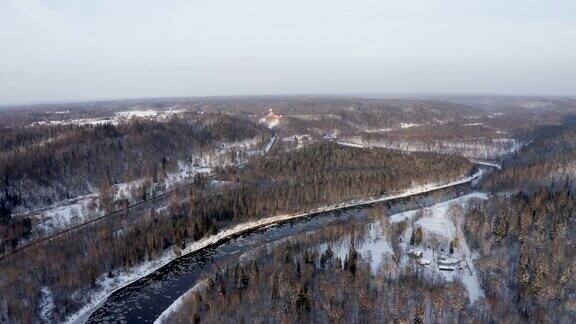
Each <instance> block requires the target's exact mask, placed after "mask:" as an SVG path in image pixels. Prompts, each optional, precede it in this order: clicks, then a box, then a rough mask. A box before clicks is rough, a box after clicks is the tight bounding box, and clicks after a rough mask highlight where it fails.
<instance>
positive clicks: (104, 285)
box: [67, 173, 479, 323]
mask: <svg viewBox="0 0 576 324" xmlns="http://www.w3.org/2000/svg"><path fill="white" fill-rule="evenodd" d="M478 176H479V173H477V174H474V175H472V176H467V177H463V178H461V179H459V180H455V181H451V182H448V183H429V184H426V185H421V186H416V187H413V188H410V189H408V190H405V191H402V192H399V193H396V194H391V195H385V196H380V197H374V198H367V199H356V200H353V201H348V202H342V203H339V204H333V205H328V206H323V207H319V208H315V209H313V210H310V211H308V212H305V213H300V214H284V215H277V216H271V217H267V218H262V219H259V220H256V221H251V222H245V223H242V224H238V225H236V226H233V227H231V228H228V229H226V230H222V231H220V232H219V233H218V234H216V235H211V236H208V237H205V238H203V239H201V240H199V241H196V242H193V243H191V244H189V245H188V246H187V247H186V248H185V249H184V250H182V251H181V255H185V254H188V253H191V252H194V251H198V250H200V249H203V248H205V247H207V246H210V245H213V244H216V243H218V242H220V241H223V240H225V239H227V238H228V237H230V236H233V235H236V234H238V233H242V232H245V231H249V230H253V229H256V228H261V227H264V226H268V225H271V224H275V223H278V222H282V221H286V220H291V219H297V218H302V217H306V216H309V215H312V214H316V213H319V212H325V211H333V210H338V209H342V208H348V207H353V206H360V205H366V204H372V203H375V202H382V201H389V200H393V199H397V198H403V197H408V196H412V195H416V194H421V193H425V192H429V191H434V190H438V189H442V188H447V187H452V186H455V185H459V184H463V183H468V182H470V181H472V180H474V179H476V178H477V177H478ZM177 257H178V256H177V255H176V254H175V252H174V251H173V250H172V249H167V250H166V251H165V252H164V254H163V255H162V256H161V257H160V258H158V259H156V260H153V261H149V262H145V263H143V264H141V265H140V266H137V267H133V268H130V269H125V270H123V271H122V272H120V273H118V274H117V275H116V276H115V277H114V278H108V277H107V276H106V275H103V276H101V277H100V278H99V279H98V281H97V286H98V287H100V288H99V289H96V290H94V291H92V292H91V293H90V295H89V300H90V301H89V302H88V303H87V304H86V306H84V307H83V308H82V309H81V310H80V311H78V312H77V313H75V314H73V315H71V316H70V317H69V318H68V320H67V322H70V323H82V322H85V321H86V320H87V319H88V317H89V316H90V314H91V313H92V312H94V310H96V309H97V308H98V306H99V305H100V304H101V303H103V302H104V301H105V300H106V299H107V298H108V296H110V295H111V294H112V293H113V292H114V291H116V290H118V289H121V288H123V287H125V286H127V285H129V284H130V283H132V282H134V281H136V280H138V279H139V278H142V277H145V276H147V275H149V274H150V273H152V272H154V271H156V270H157V269H159V268H161V267H163V266H165V265H166V264H168V263H170V262H172V261H173V260H175V259H176V258H177ZM82 293H83V294H85V293H86V292H82Z"/></svg>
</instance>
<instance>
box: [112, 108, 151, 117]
mask: <svg viewBox="0 0 576 324" xmlns="http://www.w3.org/2000/svg"><path fill="white" fill-rule="evenodd" d="M156 115H158V112H157V111H156V110H151V109H147V110H128V111H119V112H117V113H116V116H117V117H120V118H131V117H137V118H143V117H155V116H156Z"/></svg>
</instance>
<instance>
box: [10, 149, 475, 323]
mask: <svg viewBox="0 0 576 324" xmlns="http://www.w3.org/2000/svg"><path fill="white" fill-rule="evenodd" d="M352 158H353V159H352ZM355 161H357V163H355ZM471 167H472V165H471V164H470V162H469V161H467V160H466V159H464V158H459V157H454V156H445V155H436V154H429V153H418V154H404V153H401V152H399V151H389V150H385V149H360V148H351V147H343V146H339V145H336V144H334V143H328V142H327V143H319V144H316V145H313V146H310V147H307V148H305V149H302V150H300V151H295V152H286V153H281V154H280V155H278V156H271V157H270V158H267V157H262V158H259V159H257V160H256V161H255V162H254V163H251V164H249V165H248V166H246V167H245V168H232V169H230V168H228V169H223V170H221V172H222V174H221V177H222V179H228V181H227V183H229V184H228V185H226V186H224V187H223V188H222V190H217V191H214V189H212V188H211V187H210V186H207V182H206V179H203V178H202V177H198V178H197V179H196V185H195V186H192V187H190V188H187V189H186V190H183V191H179V192H177V193H175V194H174V195H173V196H172V197H171V199H170V203H169V205H168V206H167V208H166V209H163V210H162V211H157V210H156V209H151V210H141V211H139V212H138V211H135V212H127V213H124V214H122V215H121V216H120V217H115V218H111V219H109V220H107V221H105V222H100V223H96V224H93V225H91V226H89V227H87V228H84V229H81V230H77V231H74V232H70V233H67V234H66V235H64V236H63V237H58V238H55V239H53V240H51V241H50V243H49V244H41V245H38V246H36V247H34V249H33V250H27V251H24V252H21V253H20V254H19V255H18V257H17V258H12V259H10V262H4V263H2V264H1V265H0V272H1V273H2V274H3V275H2V279H1V280H0V295H2V296H3V297H5V303H4V304H3V306H4V307H5V313H6V314H9V315H8V317H9V318H12V319H16V320H17V321H24V322H27V321H35V320H38V318H37V317H36V316H37V315H36V314H37V313H36V312H35V311H34V310H35V309H38V307H39V306H38V305H39V304H38V303H39V302H40V297H41V296H40V291H41V288H42V287H48V289H49V290H50V291H51V292H52V294H53V298H54V303H55V305H56V309H55V312H54V314H53V316H54V317H53V319H54V320H62V319H64V318H65V317H66V315H68V314H70V313H71V312H73V311H75V310H77V309H78V307H80V306H81V305H82V304H83V303H84V302H86V299H84V298H88V295H87V294H85V295H84V296H85V297H84V298H82V297H78V296H82V295H83V294H82V293H81V292H88V291H90V290H91V289H94V288H95V287H97V286H98V284H99V282H100V280H101V278H102V277H106V276H110V277H114V276H115V275H117V274H118V273H119V272H120V271H122V269H126V268H130V267H134V266H137V265H139V264H142V263H143V262H148V261H152V260H155V259H157V258H158V257H160V256H162V255H163V254H165V253H166V252H167V251H176V253H177V251H179V250H180V249H183V248H185V247H186V246H187V244H190V243H191V242H194V241H198V240H200V239H202V238H203V237H205V236H207V235H211V234H215V233H217V232H218V231H220V230H222V229H223V228H226V227H229V226H231V225H232V224H236V223H238V222H241V221H246V220H251V219H258V218H261V217H266V216H272V215H276V214H281V213H286V212H289V213H293V212H298V211H303V210H310V209H312V208H314V207H318V206H321V205H324V204H330V203H336V202H341V201H346V200H348V199H350V197H355V198H357V197H365V196H379V195H383V194H388V193H394V192H396V191H398V190H402V189H406V188H409V187H412V186H413V185H414V184H424V183H435V182H438V181H440V180H443V181H447V180H449V179H458V178H460V177H462V176H464V175H466V174H468V173H469V172H471ZM297 175H298V176H297ZM229 180H232V181H229ZM71 242H73V243H71ZM64 260H66V261H64ZM63 264H65V266H63ZM40 269H42V270H41V271H40Z"/></svg>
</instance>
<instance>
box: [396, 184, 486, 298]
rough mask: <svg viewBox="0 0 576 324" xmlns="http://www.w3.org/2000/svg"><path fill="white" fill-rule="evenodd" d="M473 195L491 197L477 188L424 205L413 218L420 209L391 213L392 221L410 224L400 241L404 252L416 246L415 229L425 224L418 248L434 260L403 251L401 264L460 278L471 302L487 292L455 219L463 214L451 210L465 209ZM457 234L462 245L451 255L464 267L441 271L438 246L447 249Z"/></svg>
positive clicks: (449, 277) (451, 277) (426, 272)
mask: <svg viewBox="0 0 576 324" xmlns="http://www.w3.org/2000/svg"><path fill="white" fill-rule="evenodd" d="M474 199H481V200H485V199H488V197H487V196H486V194H484V193H478V192H476V193H472V194H468V195H465V196H462V197H459V198H456V199H453V200H449V201H446V202H443V203H439V204H436V205H434V206H431V207H428V208H423V209H422V216H421V217H420V218H419V219H418V220H413V218H414V216H415V215H416V214H417V212H418V210H411V211H407V212H403V213H399V214H395V215H392V216H391V217H390V222H391V223H397V222H401V221H406V223H407V225H408V226H407V228H406V230H405V231H404V233H403V237H402V242H401V247H402V250H403V251H405V252H407V251H408V250H410V249H411V248H413V246H410V237H411V235H412V231H413V230H415V229H416V228H418V227H421V228H422V230H423V233H424V235H423V236H424V240H423V242H422V244H421V245H419V246H417V247H416V248H417V249H419V250H420V251H422V252H423V255H422V259H425V260H430V261H431V264H430V265H428V266H422V265H420V264H419V263H418V262H419V260H418V259H414V258H412V257H410V256H409V255H408V253H404V254H403V255H402V257H401V259H400V265H401V267H404V268H406V267H408V266H412V267H415V268H417V267H423V273H424V275H425V276H428V277H433V276H440V277H442V278H444V279H445V280H447V281H454V280H459V281H461V282H462V284H463V285H464V287H465V288H466V290H467V291H468V297H469V299H470V303H471V304H473V303H474V302H475V301H476V300H477V299H479V298H481V297H482V296H484V294H483V292H482V289H481V288H480V283H479V280H478V278H477V276H476V270H475V269H474V263H473V260H472V255H471V252H470V249H469V248H468V244H467V243H466V238H465V237H464V235H463V233H462V229H461V228H459V227H457V226H456V225H455V224H454V222H453V219H454V218H458V217H462V214H461V213H459V212H458V211H455V212H454V215H452V213H451V212H450V210H451V209H453V208H458V207H460V208H462V209H465V208H467V206H468V205H469V203H470V202H471V201H472V200H474ZM454 238H458V242H459V245H458V247H457V248H456V249H455V252H454V254H453V255H450V257H449V258H452V259H456V260H462V262H461V263H460V264H461V265H462V269H460V267H459V266H456V269H455V270H454V271H441V270H439V269H438V264H437V263H436V262H435V261H436V259H437V258H438V255H439V250H440V249H443V250H444V251H446V252H447V251H448V246H449V244H450V241H452V240H454Z"/></svg>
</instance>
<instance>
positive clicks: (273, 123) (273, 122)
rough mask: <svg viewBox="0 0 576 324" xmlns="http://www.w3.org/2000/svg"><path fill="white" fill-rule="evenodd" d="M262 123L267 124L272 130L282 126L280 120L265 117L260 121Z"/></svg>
mask: <svg viewBox="0 0 576 324" xmlns="http://www.w3.org/2000/svg"><path fill="white" fill-rule="evenodd" d="M260 123H262V124H266V126H268V128H269V129H272V128H274V127H276V126H278V125H280V119H277V118H266V117H264V118H262V119H260Z"/></svg>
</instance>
